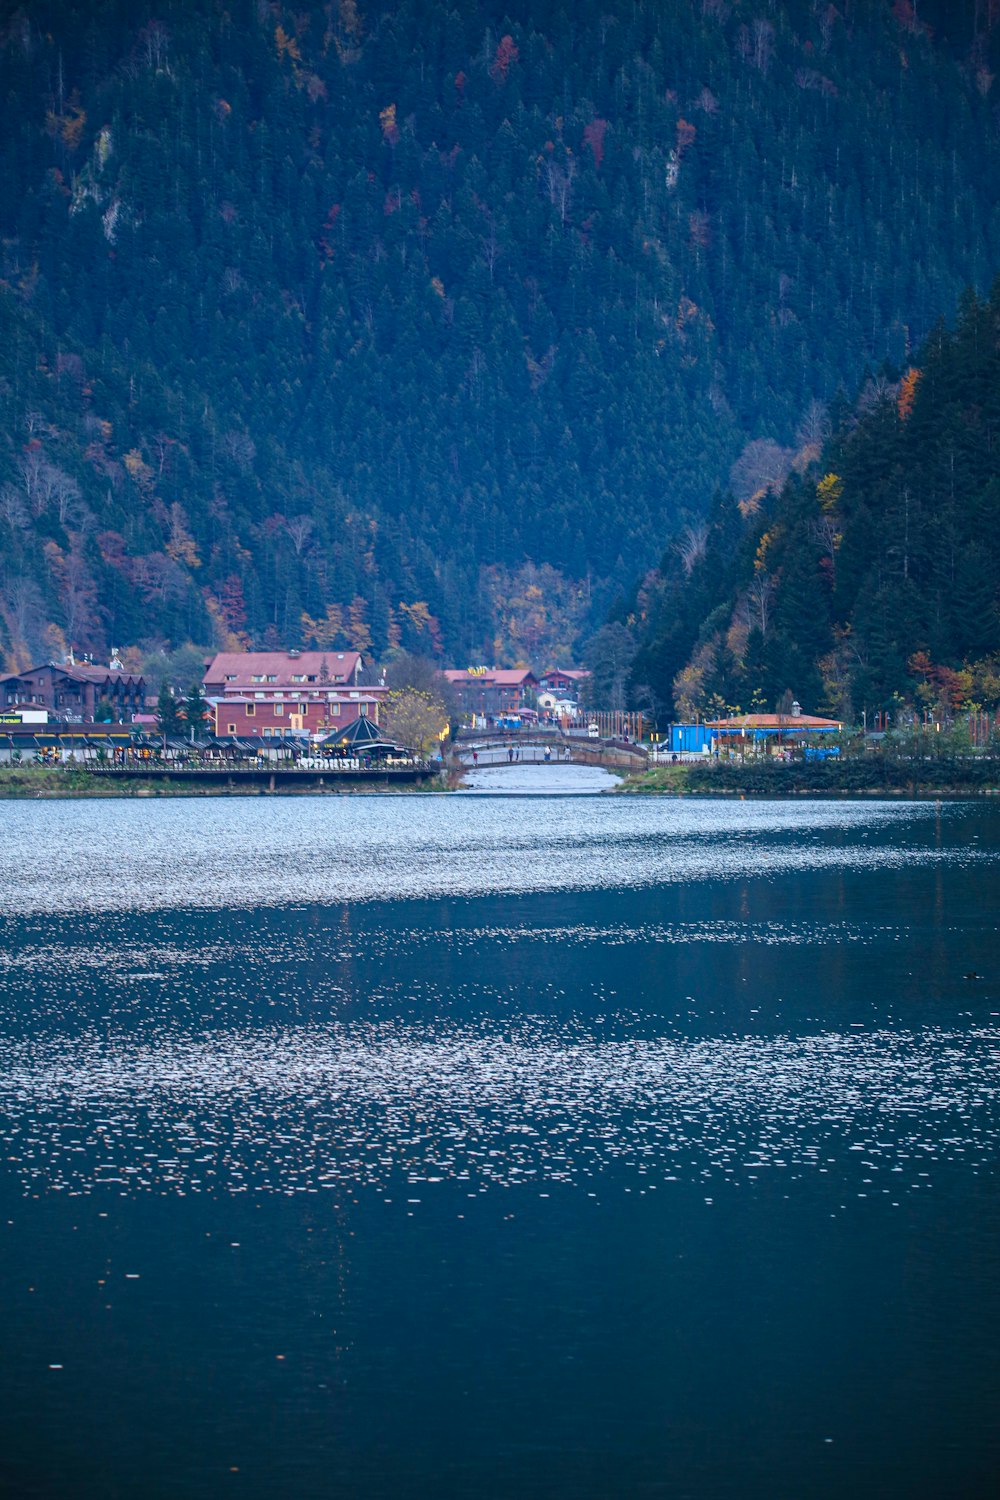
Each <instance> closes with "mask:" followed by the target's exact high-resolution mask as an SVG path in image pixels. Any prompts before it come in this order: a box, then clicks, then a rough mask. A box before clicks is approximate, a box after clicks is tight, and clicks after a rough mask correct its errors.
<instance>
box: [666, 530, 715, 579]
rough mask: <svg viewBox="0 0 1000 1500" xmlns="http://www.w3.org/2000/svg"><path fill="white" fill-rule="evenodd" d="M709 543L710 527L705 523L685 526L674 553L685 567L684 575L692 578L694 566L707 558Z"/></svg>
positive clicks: (675, 545)
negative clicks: (706, 552)
mask: <svg viewBox="0 0 1000 1500" xmlns="http://www.w3.org/2000/svg"><path fill="white" fill-rule="evenodd" d="M707 542H708V526H707V524H706V522H704V521H698V522H696V523H695V525H694V526H685V528H684V530H683V531H682V532H681V534H680V536H679V537H678V538H677V541H676V542H675V543H674V551H675V552H676V553H677V556H678V557H679V558H680V560H681V562H682V563H683V565H684V575H685V577H686V578H690V576H691V574H692V572H693V571H694V566H695V564H696V563H699V562H700V561H701V559H702V558H703V557H704V556H705V546H706V543H707Z"/></svg>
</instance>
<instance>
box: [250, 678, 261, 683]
mask: <svg viewBox="0 0 1000 1500" xmlns="http://www.w3.org/2000/svg"><path fill="white" fill-rule="evenodd" d="M250 681H251V682H263V681H264V679H263V677H251V679H250Z"/></svg>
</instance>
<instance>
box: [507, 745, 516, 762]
mask: <svg viewBox="0 0 1000 1500" xmlns="http://www.w3.org/2000/svg"><path fill="white" fill-rule="evenodd" d="M513 761H514V747H513V745H511V746H510V747H509V749H508V751H507V764H508V765H511V764H513Z"/></svg>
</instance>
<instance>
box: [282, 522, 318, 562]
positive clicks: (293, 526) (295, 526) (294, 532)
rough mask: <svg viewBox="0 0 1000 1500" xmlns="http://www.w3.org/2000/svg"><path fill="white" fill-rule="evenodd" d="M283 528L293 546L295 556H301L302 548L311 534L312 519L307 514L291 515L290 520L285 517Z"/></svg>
mask: <svg viewBox="0 0 1000 1500" xmlns="http://www.w3.org/2000/svg"><path fill="white" fill-rule="evenodd" d="M285 530H286V531H287V533H288V535H289V537H290V539H291V543H292V546H293V547H294V548H295V556H296V557H301V556H302V549H303V547H304V546H305V544H306V542H307V541H308V540H309V538H310V536H311V535H312V530H313V523H312V519H311V518H310V517H309V516H292V518H291V520H288V519H287V518H286V520H285Z"/></svg>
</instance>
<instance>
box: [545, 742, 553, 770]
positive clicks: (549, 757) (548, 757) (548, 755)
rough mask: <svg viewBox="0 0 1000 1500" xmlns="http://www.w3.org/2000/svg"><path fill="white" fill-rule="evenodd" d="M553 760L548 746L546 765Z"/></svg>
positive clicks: (546, 748)
mask: <svg viewBox="0 0 1000 1500" xmlns="http://www.w3.org/2000/svg"><path fill="white" fill-rule="evenodd" d="M551 759H552V751H551V750H550V749H549V747H548V745H546V746H545V764H546V765H548V763H549V761H550V760H551Z"/></svg>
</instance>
